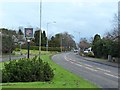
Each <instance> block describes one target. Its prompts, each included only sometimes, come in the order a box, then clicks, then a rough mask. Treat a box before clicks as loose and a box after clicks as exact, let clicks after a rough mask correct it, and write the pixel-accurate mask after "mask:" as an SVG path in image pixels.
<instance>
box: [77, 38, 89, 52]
mask: <svg viewBox="0 0 120 90" xmlns="http://www.w3.org/2000/svg"><path fill="white" fill-rule="evenodd" d="M79 47H80V49H81V51H84V50H85V49H87V48H89V47H90V43H89V42H88V41H87V39H86V38H82V39H81V41H80V43H79Z"/></svg>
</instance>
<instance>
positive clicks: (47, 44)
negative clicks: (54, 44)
mask: <svg viewBox="0 0 120 90" xmlns="http://www.w3.org/2000/svg"><path fill="white" fill-rule="evenodd" d="M51 23H56V22H55V21H54V22H48V23H47V42H46V51H47V52H48V47H49V45H48V27H49V24H51Z"/></svg>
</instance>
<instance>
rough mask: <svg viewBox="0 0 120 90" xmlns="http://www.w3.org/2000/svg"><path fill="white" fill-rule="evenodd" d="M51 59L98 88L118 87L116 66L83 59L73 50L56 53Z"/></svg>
mask: <svg viewBox="0 0 120 90" xmlns="http://www.w3.org/2000/svg"><path fill="white" fill-rule="evenodd" d="M52 60H53V61H54V62H56V63H57V64H59V65H61V66H62V67H64V68H65V69H67V70H69V71H70V72H72V73H75V74H77V75H79V76H81V77H83V78H84V79H86V80H89V81H91V82H93V83H94V84H96V85H98V86H99V87H100V88H104V89H106V88H118V78H119V77H118V68H117V67H112V66H108V65H104V64H100V63H96V62H91V61H87V60H84V58H82V57H80V56H79V55H76V54H75V53H73V52H68V53H62V54H57V55H54V56H53V57H52Z"/></svg>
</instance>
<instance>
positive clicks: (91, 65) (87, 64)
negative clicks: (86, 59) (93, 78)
mask: <svg viewBox="0 0 120 90" xmlns="http://www.w3.org/2000/svg"><path fill="white" fill-rule="evenodd" d="M84 65H86V66H88V67H93V66H92V65H88V64H84Z"/></svg>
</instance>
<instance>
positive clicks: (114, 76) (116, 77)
mask: <svg viewBox="0 0 120 90" xmlns="http://www.w3.org/2000/svg"><path fill="white" fill-rule="evenodd" d="M104 74H105V75H108V76H111V77H115V78H118V76H115V75H112V74H108V73H104Z"/></svg>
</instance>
